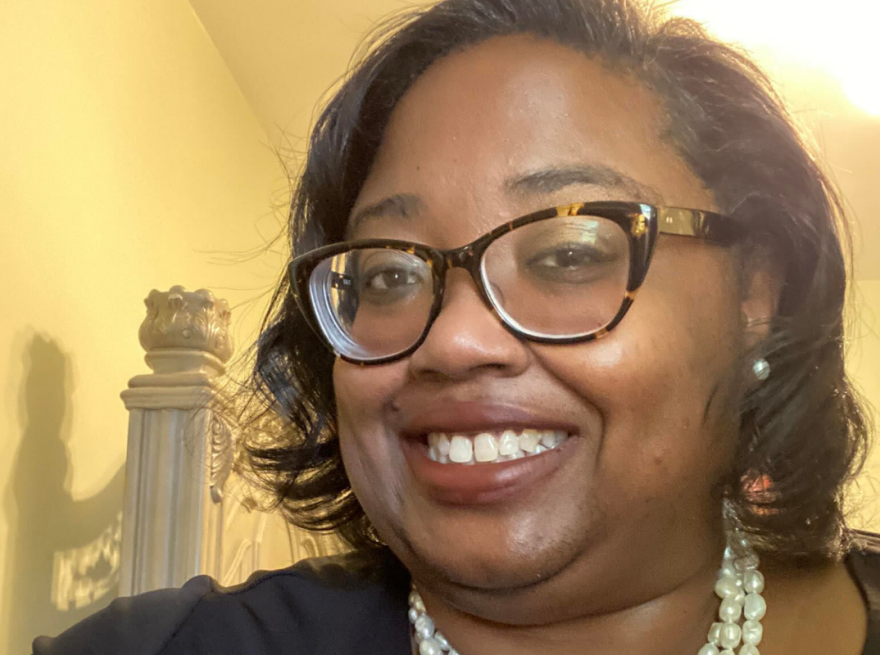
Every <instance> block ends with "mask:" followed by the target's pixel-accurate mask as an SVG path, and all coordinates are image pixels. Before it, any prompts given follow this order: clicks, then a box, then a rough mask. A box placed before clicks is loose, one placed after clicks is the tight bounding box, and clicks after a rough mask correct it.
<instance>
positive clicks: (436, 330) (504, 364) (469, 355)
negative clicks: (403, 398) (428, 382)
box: [410, 268, 531, 380]
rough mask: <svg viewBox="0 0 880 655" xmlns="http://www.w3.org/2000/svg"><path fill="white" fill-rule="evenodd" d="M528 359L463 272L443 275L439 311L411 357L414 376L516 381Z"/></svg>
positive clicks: (521, 345) (457, 270)
mask: <svg viewBox="0 0 880 655" xmlns="http://www.w3.org/2000/svg"><path fill="white" fill-rule="evenodd" d="M530 359H531V355H530V351H529V349H528V346H527V344H526V343H525V342H524V341H522V340H520V339H519V338H518V337H516V336H515V335H514V334H512V333H511V332H509V331H508V330H507V329H506V328H505V327H504V325H503V323H502V322H501V319H500V318H499V317H498V316H497V315H496V314H495V312H494V310H493V309H492V308H491V307H489V306H488V305H487V304H486V302H485V301H484V300H483V297H482V296H481V295H480V292H479V290H478V289H477V287H476V285H475V284H474V280H473V279H472V278H471V276H470V275H469V274H468V273H467V271H465V270H463V269H461V268H455V269H452V270H450V271H449V272H448V273H447V280H446V290H445V293H444V298H443V307H442V309H441V310H440V314H439V315H438V316H437V318H436V320H435V321H434V324H433V325H432V326H431V329H430V331H429V332H428V335H427V337H426V338H425V341H424V342H423V343H422V345H421V346H419V348H418V349H417V350H416V351H415V352H414V353H413V354H412V356H411V357H410V368H411V370H412V373H413V375H414V376H416V377H422V378H424V377H433V378H443V379H449V380H463V379H467V378H470V377H473V376H476V375H479V374H486V373H490V374H494V375H500V376H511V377H513V376H516V375H518V374H520V373H521V372H522V371H524V370H525V369H526V368H527V367H528V365H529V362H530Z"/></svg>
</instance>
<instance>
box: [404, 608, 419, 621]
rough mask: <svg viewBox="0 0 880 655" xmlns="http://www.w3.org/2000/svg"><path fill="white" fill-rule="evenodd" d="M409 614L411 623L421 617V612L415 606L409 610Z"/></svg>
mask: <svg viewBox="0 0 880 655" xmlns="http://www.w3.org/2000/svg"><path fill="white" fill-rule="evenodd" d="M407 616H408V617H409V622H410V623H415V622H416V619H417V618H419V613H418V612H417V611H416V608H415V607H410V608H409V612H407Z"/></svg>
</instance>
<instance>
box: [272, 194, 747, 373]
mask: <svg viewBox="0 0 880 655" xmlns="http://www.w3.org/2000/svg"><path fill="white" fill-rule="evenodd" d="M560 216H594V217H598V218H604V219H607V220H609V221H613V222H614V223H616V224H617V225H619V226H620V227H621V229H622V230H623V231H624V232H625V234H626V235H627V240H628V243H629V276H628V280H627V285H626V292H625V293H624V296H623V298H621V304H620V308H619V309H618V310H617V313H616V314H615V315H614V317H613V318H612V319H611V320H610V321H609V322H608V323H607V324H606V325H604V326H603V327H601V328H598V329H596V330H593V331H592V332H587V333H584V334H578V335H576V336H558V335H554V336H540V335H535V334H531V333H528V332H523V331H522V330H521V329H519V328H517V327H516V326H515V325H511V323H510V322H509V321H508V320H507V319H506V318H505V314H504V311H503V310H501V311H499V308H497V307H496V306H495V305H494V304H493V302H492V300H491V298H490V296H489V293H488V292H487V290H486V287H485V283H484V281H483V276H482V275H481V265H482V258H483V254H484V253H485V252H486V249H487V248H488V247H489V246H490V245H491V244H492V242H493V241H495V240H496V239H498V238H499V237H501V236H503V235H505V234H507V233H508V232H511V231H513V230H516V229H517V228H520V227H523V226H525V225H529V224H531V223H537V222H538V221H546V220H548V219H552V218H558V217H560ZM659 234H670V235H674V236H685V237H694V238H698V239H703V240H706V241H708V242H711V243H714V244H717V245H720V246H728V245H731V244H733V243H734V242H735V241H736V240H737V239H738V238H739V237H740V236H741V235H742V227H741V226H740V225H739V224H737V223H736V222H734V221H733V220H732V219H730V218H728V217H726V216H723V215H721V214H717V213H714V212H709V211H703V210H699V209H684V208H680V207H657V206H653V205H648V204H644V203H637V202H578V203H574V204H570V205H560V206H558V207H551V208H550V209H542V210H540V211H536V212H532V213H530V214H526V215H525V216H521V217H519V218H516V219H514V220H512V221H509V222H507V223H504V224H503V225H499V226H498V227H496V228H495V229H493V230H492V231H491V232H488V233H487V234H484V235H483V236H481V237H480V238H479V239H477V240H475V241H472V242H471V243H469V244H467V245H464V246H461V247H460V248H455V249H452V250H438V249H436V248H431V247H429V246H426V245H423V244H420V243H413V242H409V241H399V240H395V239H359V240H355V241H344V242H341V243H334V244H331V245H328V246H324V247H322V248H317V249H316V250H312V251H310V252H307V253H305V254H303V255H300V256H298V257H296V258H294V259H293V261H291V263H290V267H289V274H290V281H291V287H292V289H293V293H294V296H295V298H296V302H297V304H298V306H299V308H300V310H301V311H302V313H303V315H304V316H305V318H306V320H307V321H308V323H309V325H310V326H311V327H312V329H313V330H314V332H315V333H316V334H317V335H318V336H319V337H320V338H321V340H322V341H324V343H325V344H326V345H327V347H328V348H329V349H330V350H331V351H332V352H333V353H334V354H335V355H336V356H337V357H340V358H342V359H343V360H345V361H347V362H351V363H353V364H360V365H371V364H387V363H389V362H393V361H396V360H399V359H402V358H404V357H407V356H408V355H410V354H412V353H413V352H414V351H415V350H416V349H417V348H418V347H419V346H420V345H422V343H423V342H424V340H425V338H426V337H427V335H428V332H429V331H430V329H431V326H432V325H433V323H434V320H435V319H436V318H437V316H438V315H439V313H440V310H441V308H442V305H443V292H444V289H445V281H446V273H447V271H449V269H451V268H456V267H458V268H463V269H465V270H466V271H467V272H468V273H470V275H471V277H472V278H473V280H474V284H476V286H477V289H478V290H479V293H480V295H481V297H482V298H483V301H484V302H485V303H486V305H487V306H488V307H489V308H490V309H491V310H492V311H493V313H495V315H496V316H497V317H498V319H499V320H500V321H501V323H502V324H503V325H504V326H505V327H506V328H507V329H508V330H509V331H510V332H512V333H513V334H515V335H516V336H517V337H519V338H522V339H526V340H529V341H534V342H537V343H548V344H571V343H582V342H586V341H592V340H594V339H598V338H600V337H603V336H605V335H606V334H608V333H609V332H610V331H611V330H613V329H614V328H615V327H616V326H617V325H618V324H619V323H620V321H621V320H623V317H624V316H625V315H626V313H627V312H628V311H629V308H630V307H631V306H632V304H633V301H634V300H635V297H636V293H637V292H638V290H639V288H640V287H641V285H642V283H643V282H644V280H645V276H646V275H647V272H648V266H649V265H650V263H651V257H652V256H653V254H654V247H655V245H656V243H657V236H658V235H659ZM364 248H386V249H391V250H400V251H403V252H406V253H409V254H412V255H415V256H417V257H419V258H420V259H422V260H424V261H425V263H426V264H427V266H428V268H429V269H430V271H431V274H432V275H433V278H434V280H433V281H434V302H433V304H432V306H431V310H430V314H429V315H428V319H427V321H426V322H425V327H424V329H423V330H422V333H421V335H420V336H419V338H418V339H417V340H416V341H415V342H414V343H413V344H412V345H411V346H409V347H408V348H406V349H405V350H401V351H399V352H396V353H393V354H390V355H385V356H381V357H376V358H371V359H359V358H353V357H350V356H347V355H345V354H343V353H340V352H338V351H336V349H335V348H334V347H333V345H332V343H331V342H330V339H329V338H328V337H327V335H326V334H325V333H324V331H323V329H322V328H321V325H320V323H319V321H318V319H317V316H316V313H315V309H314V307H313V305H312V300H311V293H310V291H309V279H310V277H311V275H312V272H313V271H314V270H315V268H317V266H318V265H319V264H320V263H321V262H322V261H324V260H325V259H327V258H328V257H334V256H336V255H340V254H342V253H344V252H348V251H351V250H359V249H364Z"/></svg>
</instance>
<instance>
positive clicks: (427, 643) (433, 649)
mask: <svg viewBox="0 0 880 655" xmlns="http://www.w3.org/2000/svg"><path fill="white" fill-rule="evenodd" d="M419 655H443V649H442V648H440V644H438V643H437V642H436V641H434V640H433V639H431V638H428V639H423V640H422V643H420V644H419Z"/></svg>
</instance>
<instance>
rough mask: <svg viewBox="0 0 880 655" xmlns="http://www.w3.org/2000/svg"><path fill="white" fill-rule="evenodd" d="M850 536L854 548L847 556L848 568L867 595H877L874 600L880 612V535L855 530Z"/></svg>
mask: <svg viewBox="0 0 880 655" xmlns="http://www.w3.org/2000/svg"><path fill="white" fill-rule="evenodd" d="M850 536H851V540H852V547H851V548H850V550H849V552H848V553H847V556H846V563H847V566H848V567H849V569H850V571H851V572H852V574H853V576H854V577H855V578H856V580H857V582H859V584H860V585H861V586H862V587H863V588H864V591H865V593H866V595H870V594H876V596H875V598H873V600H876V601H877V603H876V605H875V606H876V607H877V609H878V610H880V535H878V534H874V533H872V532H863V531H861V530H854V531H852V532H851V533H850ZM869 600H871V599H870V598H869Z"/></svg>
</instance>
